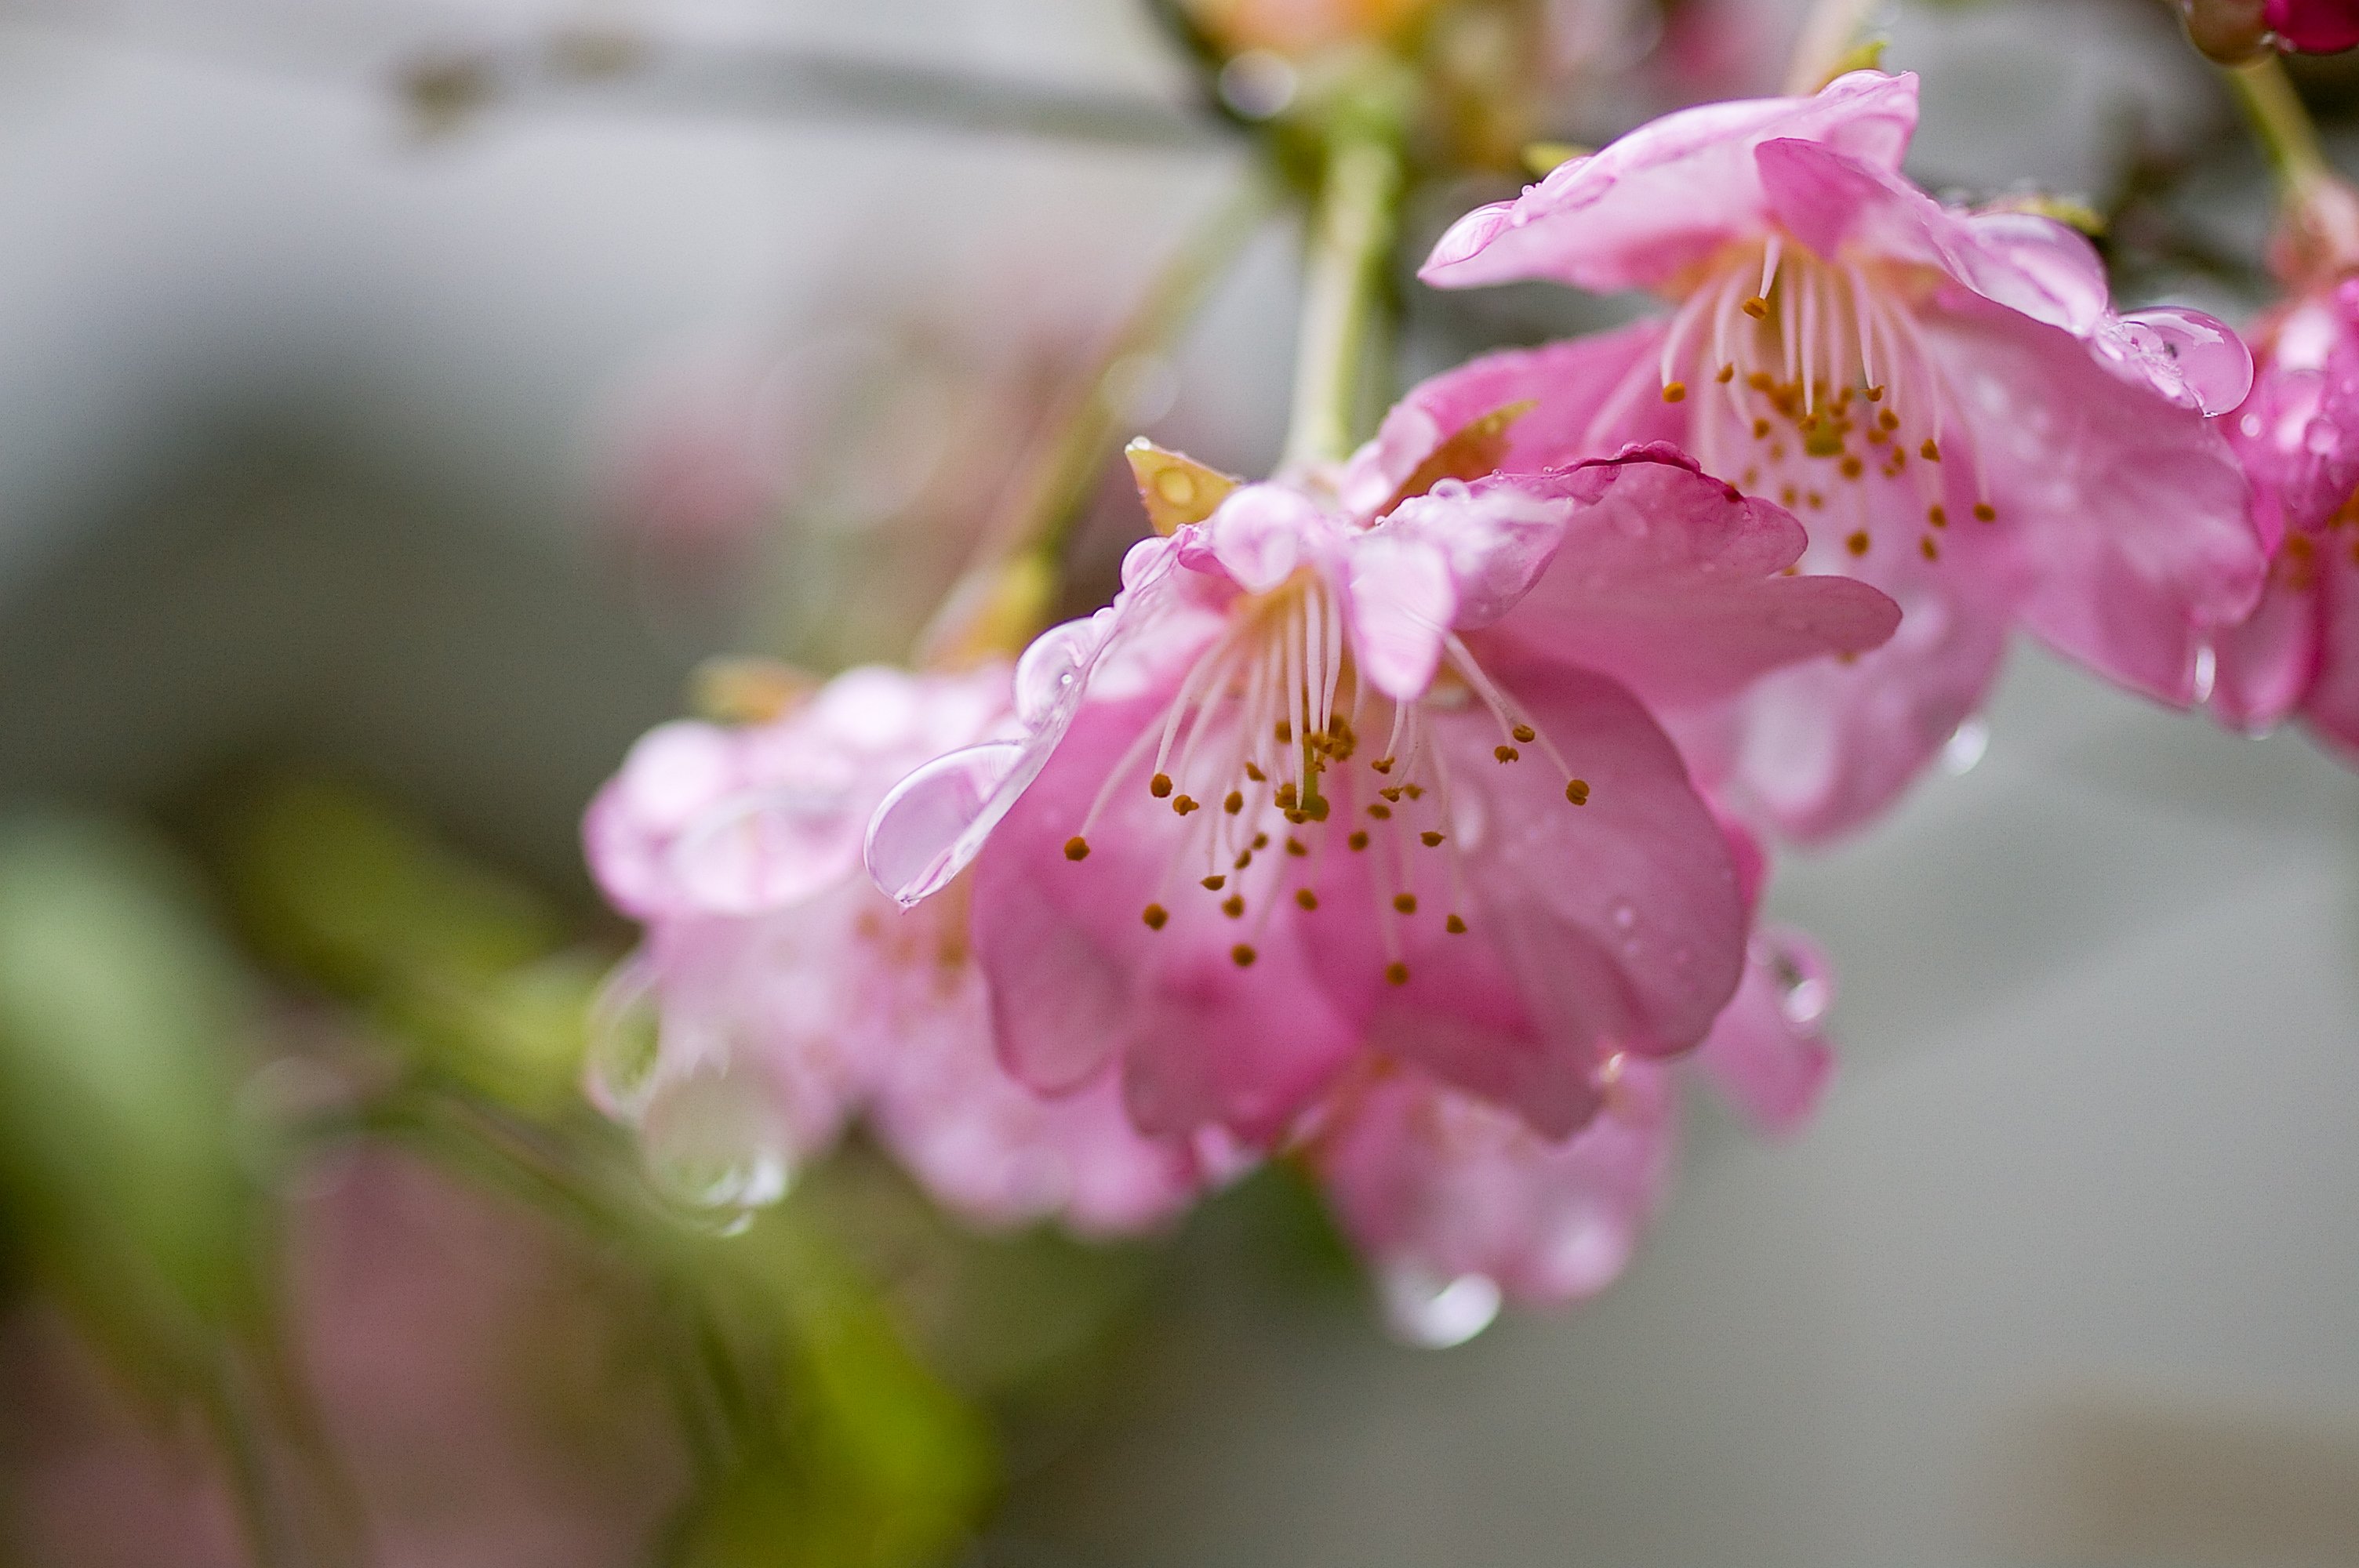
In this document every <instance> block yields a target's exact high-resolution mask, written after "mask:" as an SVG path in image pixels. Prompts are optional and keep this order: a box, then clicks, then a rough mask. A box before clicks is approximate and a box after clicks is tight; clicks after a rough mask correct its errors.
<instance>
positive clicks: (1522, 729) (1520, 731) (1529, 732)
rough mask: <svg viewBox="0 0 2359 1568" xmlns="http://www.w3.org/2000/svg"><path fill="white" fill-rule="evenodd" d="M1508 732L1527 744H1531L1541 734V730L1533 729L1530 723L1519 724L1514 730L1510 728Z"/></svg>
mask: <svg viewBox="0 0 2359 1568" xmlns="http://www.w3.org/2000/svg"><path fill="white" fill-rule="evenodd" d="M1507 733H1508V734H1510V735H1513V736H1514V737H1515V738H1516V739H1517V740H1518V741H1523V742H1524V743H1525V744H1526V745H1529V744H1531V742H1532V741H1533V739H1534V738H1535V737H1537V736H1538V734H1539V731H1538V730H1535V729H1533V728H1532V727H1531V726H1530V725H1528V724H1518V725H1517V726H1516V727H1515V728H1514V729H1513V730H1508V731H1507Z"/></svg>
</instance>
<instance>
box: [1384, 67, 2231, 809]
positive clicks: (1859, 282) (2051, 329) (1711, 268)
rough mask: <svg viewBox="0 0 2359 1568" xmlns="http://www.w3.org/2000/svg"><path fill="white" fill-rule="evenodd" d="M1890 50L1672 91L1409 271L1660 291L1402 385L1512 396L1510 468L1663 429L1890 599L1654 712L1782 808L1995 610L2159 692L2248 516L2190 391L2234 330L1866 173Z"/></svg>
mask: <svg viewBox="0 0 2359 1568" xmlns="http://www.w3.org/2000/svg"><path fill="white" fill-rule="evenodd" d="M1916 117H1917V82H1916V79H1915V78H1914V77H1912V76H1906V75H1902V76H1885V75H1882V74H1879V73H1877V72H1874V71H1855V72H1853V73H1851V74H1849V75H1846V76H1843V77H1841V78H1838V79H1837V80H1836V81H1833V82H1832V83H1830V84H1829V85H1828V86H1827V87H1826V88H1824V89H1823V90H1821V92H1818V93H1817V94H1815V95H1813V96H1810V97H1808V98H1775V99H1762V100H1756V101H1751V102H1742V103H1716V104H1710V105H1705V106H1703V107H1700V108H1696V109H1690V110H1685V111H1681V112H1680V113H1678V114H1671V115H1669V116H1666V117H1664V118H1663V119H1660V120H1658V121H1656V122H1654V123H1653V124H1648V125H1647V126H1644V127H1642V128H1640V129H1639V130H1637V131H1635V132H1633V133H1631V134H1630V135H1627V136H1625V137H1624V138H1622V139H1621V140H1620V141H1618V142H1616V143H1614V145H1613V146H1609V147H1607V148H1605V149H1604V150H1603V151H1602V152H1599V153H1597V154H1595V155H1593V156H1591V157H1584V158H1580V159H1576V160H1574V161H1572V162H1569V163H1567V164H1565V165H1563V166H1561V167H1560V168H1558V169H1556V170H1555V171H1554V172H1552V173H1551V174H1550V175H1549V177H1548V178H1546V179H1545V180H1543V181H1541V182H1540V183H1539V184H1538V185H1536V186H1533V187H1531V188H1530V189H1527V190H1526V191H1525V192H1524V194H1523V195H1522V196H1521V197H1519V198H1518V199H1517V200H1514V201H1510V202H1503V203H1499V204H1497V205H1495V206H1492V207H1486V208H1483V209H1481V210H1479V211H1475V212H1473V213H1470V214H1469V215H1468V216H1467V217H1465V218H1463V219H1462V220H1461V221H1460V222H1458V224H1457V225H1455V226H1454V227H1453V228H1452V229H1451V231H1450V232H1448V233H1447V234H1445V235H1444V236H1443V237H1442V239H1441V241H1440V243H1439V244H1438V245H1437V246H1436V248H1435V250H1434V253H1433V254H1432V256H1431V258H1430V260H1429V261H1428V262H1427V264H1426V266H1425V269H1424V272H1423V275H1422V276H1424V277H1425V278H1426V279H1427V280H1428V281H1430V282H1432V283H1436V284H1439V285H1441V286H1443V287H1468V286H1473V285H1480V284H1489V283H1499V282H1506V281H1508V280H1511V279H1517V278H1529V277H1544V278H1551V279H1554V280H1556V281H1559V282H1562V283H1567V284H1571V285H1573V286H1575V287H1582V288H1588V289H1593V290H1599V291H1611V290H1618V289H1626V288H1632V287H1647V288H1651V289H1654V290H1656V291H1657V292H1658V293H1660V294H1662V295H1664V296H1666V297H1669V299H1670V300H1671V301H1672V302H1673V303H1674V309H1673V310H1672V312H1671V313H1670V314H1669V316H1668V317H1665V318H1661V319H1652V320H1647V321H1644V322H1641V323H1639V324H1636V325H1634V326H1632V327H1629V328H1625V329H1624V330H1621V331H1618V332H1614V333H1608V334H1605V335H1603V337H1601V338H1597V339H1593V340H1588V341H1582V342H1579V343H1571V344H1560V345H1553V346H1551V347H1549V348H1545V349H1541V350H1538V351H1529V352H1524V353H1516V354H1509V355H1506V356H1494V357H1493V358H1491V359H1487V360H1480V361H1476V362H1474V363H1473V364H1471V365H1469V366H1466V367H1464V368H1463V369H1462V370H1461V371H1458V372H1455V373H1452V374H1451V376H1445V377H1442V378H1440V379H1439V382H1438V384H1436V385H1435V386H1434V387H1433V388H1432V389H1431V390H1430V392H1429V394H1428V395H1429V397H1430V398H1432V399H1433V400H1436V401H1439V402H1444V403H1448V404H1451V405H1452V406H1462V405H1473V404H1477V403H1486V402H1487V403H1489V404H1491V406H1498V405H1499V404H1503V403H1510V402H1517V401H1525V400H1530V401H1533V402H1535V403H1536V404H1537V407H1536V408H1535V410H1534V412H1533V413H1532V414H1531V415H1530V416H1527V417H1526V418H1525V419H1523V420H1522V421H1520V422H1519V423H1518V424H1517V426H1516V427H1515V428H1514V430H1513V431H1512V432H1511V444H1510V449H1509V451H1508V452H1507V454H1506V459H1505V461H1506V465H1507V467H1508V468H1509V469H1511V470H1526V469H1533V470H1537V469H1547V468H1552V467H1557V466H1561V465H1563V464H1565V463H1567V462H1568V461H1571V460H1576V459H1579V458H1582V457H1588V456H1594V455H1596V454H1598V453H1600V452H1603V451H1610V450H1613V449H1616V448H1617V447H1619V446H1620V445H1621V444H1623V443H1624V442H1626V441H1631V440H1642V439H1650V438H1653V439H1672V440H1677V441H1679V442H1680V444H1681V445H1683V446H1685V447H1686V448H1687V449H1690V451H1692V452H1693V453H1695V455H1696V456H1697V458H1698V459H1699V460H1701V462H1702V464H1703V466H1704V467H1705V469H1706V470H1708V471H1711V472H1712V473H1715V474H1718V475H1721V476H1723V477H1724V478H1726V479H1729V480H1731V481H1734V482H1735V483H1737V484H1738V485H1740V486H1741V487H1742V488H1743V489H1744V490H1745V492H1747V493H1749V494H1754V495H1759V496H1767V497H1772V498H1775V499H1776V500H1777V501H1778V502H1779V503H1781V504H1782V505H1784V506H1786V507H1788V509H1790V510H1793V511H1794V512H1796V513H1797V514H1798V515H1799V516H1800V517H1801V518H1802V519H1803V520H1804V522H1805V523H1806V524H1807V525H1808V527H1809V529H1810V548H1809V550H1808V552H1807V553H1806V555H1805V557H1804V558H1803V563H1802V564H1803V566H1804V568H1805V569H1807V570H1809V571H1811V572H1816V573H1840V574H1843V575H1847V576H1851V577H1854V578H1858V579H1863V580H1865V581H1869V582H1873V583H1875V584H1876V585H1877V586H1878V587H1880V588H1882V589H1885V590H1886V592H1888V593H1889V594H1891V595H1892V597H1893V598H1894V599H1896V600H1898V601H1899V602H1900V604H1901V606H1902V608H1903V611H1904V612H1905V618H1904V621H1903V624H1902V629H1901V631H1900V633H1899V634H1898V635H1897V636H1896V637H1895V638H1894V639H1893V640H1892V642H1891V643H1889V644H1888V645H1887V646H1886V649H1884V650H1883V651H1882V652H1880V653H1876V654H1869V655H1867V656H1864V657H1863V658H1860V659H1858V660H1856V661H1854V662H1852V663H1849V664H1841V663H1829V662H1827V661H1818V662H1815V663H1812V664H1808V665H1799V666H1797V667H1795V668H1794V669H1792V670H1790V671H1787V672H1784V673H1781V674H1778V675H1776V676H1771V677H1769V678H1768V679H1767V680H1765V681H1763V682H1762V683H1760V685H1759V687H1757V688H1756V690H1755V691H1753V692H1752V693H1751V694H1749V695H1748V696H1746V697H1745V698H1744V699H1743V700H1742V701H1741V702H1738V703H1735V704H1730V705H1723V708H1722V710H1721V711H1719V712H1717V713H1715V714H1712V715H1708V716H1707V715H1702V714H1700V713H1690V714H1686V715H1683V716H1680V719H1681V723H1682V726H1683V730H1686V731H1692V732H1693V736H1694V738H1693V739H1692V743H1691V752H1693V754H1694V755H1695V756H1696V757H1697V758H1699V759H1700V760H1701V759H1702V758H1704V757H1706V756H1707V755H1709V756H1710V757H1711V758H1712V759H1713V761H1712V763H1711V764H1710V767H1708V769H1707V771H1712V769H1717V771H1718V773H1720V775H1721V776H1720V777H1718V778H1717V779H1716V781H1715V782H1716V784H1717V785H1718V787H1719V789H1720V791H1721V793H1722V794H1723V796H1724V797H1725V798H1726V799H1728V800H1729V801H1730V802H1732V803H1733V804H1734V805H1736V806H1740V807H1741V808H1743V809H1745V810H1747V811H1748V812H1751V813H1753V814H1755V815H1756V816H1759V817H1762V818H1765V819H1766V820H1767V821H1768V822H1769V823H1771V824H1772V825H1774V826H1776V827H1778V828H1780V829H1781V830H1783V831H1784V832H1786V833H1788V834H1789V835H1792V836H1796V837H1801V838H1814V837H1820V836H1823V835H1826V834H1830V833H1832V832H1835V831H1837V830H1839V829H1841V828H1843V827H1848V826H1851V825H1853V824H1855V823H1857V822H1858V821H1860V820H1861V819H1862V818H1864V816H1867V815H1869V814H1871V813H1873V812H1874V811H1875V810H1876V809H1878V808H1879V807H1880V806H1883V805H1885V804H1886V802H1887V801H1888V800H1889V799H1890V797H1891V796H1892V795H1893V794H1894V792H1895V791H1897V789H1898V788H1899V787H1900V786H1901V785H1903V784H1906V783H1907V782H1908V780H1909V779H1910V778H1911V777H1913V776H1914V775H1915V774H1916V773H1918V772H1919V770H1920V769H1921V768H1922V767H1923V766H1924V764H1925V763H1926V762H1928V761H1930V759H1931V758H1932V757H1933V756H1934V755H1936V754H1937V753H1938V752H1940V749H1941V747H1942V746H1943V745H1944V744H1945V743H1946V741H1948V739H1949V737H1950V735H1951V732H1952V731H1953V730H1955V728H1956V726H1957V724H1958V723H1959V721H1960V720H1961V719H1963V718H1965V717H1966V716H1967V715H1968V714H1970V713H1971V712H1972V711H1973V709H1974V708H1977V707H1978V706H1980V704H1981V703H1982V701H1983V700H1984V696H1985V694H1986V692H1987V690H1988V688H1989V686H1990V684H1991V681H1992V679H1993V677H1994V676H1995V671H1996V668H1997V664H1998V658H1999V654H2000V652H2001V650H2002V647H2003V644H2004V637H2005V633H2006V630H2007V628H2009V627H2010V626H2012V625H2017V624H2019V625H2022V626H2024V627H2025V628H2027V629H2028V630H2029V631H2031V632H2032V633H2035V634H2037V635H2038V636H2039V637H2040V638H2042V639H2043V640H2044V641H2046V642H2047V643H2049V645H2050V646H2052V647H2054V648H2056V649H2057V650H2058V651H2060V652H2061V653H2064V654H2067V655H2069V656H2071V657H2073V658H2075V659H2077V660H2079V661H2081V662H2082V663H2083V664H2085V665H2089V666H2090V667H2091V668H2093V669H2094V670H2096V671H2098V672H2099V673H2101V674H2104V675H2105V676H2109V677H2111V678H2112V679H2114V680H2115V681H2117V682H2119V683H2121V684H2122V685H2124V686H2125V687H2129V688H2131V689H2132V690H2135V691H2138V692H2142V693H2144V694H2146V695H2147V696H2149V697H2154V698H2157V699H2158V700H2161V701H2164V702H2169V703H2172V704H2177V705H2180V706H2184V705H2187V704H2190V703H2191V702H2193V701H2195V700H2196V699H2197V698H2198V697H2199V695H2200V686H2201V682H2200V679H2199V672H2200V669H2201V665H2202V662H2203V654H2204V651H2205V649H2206V646H2207V644H2208V643H2209V642H2210V640H2211V639H2212V636H2213V634H2214V633H2216V631H2217V630H2218V629H2219V628H2221V627H2223V626H2226V625H2231V624H2234V622H2237V621H2239V620H2240V619H2242V618H2243V617H2244V616H2245V614H2246V613H2247V612H2248V611H2249V610H2250V608H2251V606H2252V604H2253V602H2254V600H2255V598H2256V595H2257V594H2258V591H2259V589H2260V584H2261V577H2262V573H2263V570H2264V557H2263V553H2262V548H2261V541H2260V540H2259V539H2258V538H2257V536H2256V533H2255V530H2254V527H2253V525H2252V524H2251V522H2250V520H2249V519H2248V517H2247V515H2246V508H2245V486H2244V483H2243V481H2242V478H2241V476H2240V474H2239V473H2238V471H2237V469H2236V466H2235V463H2234V456H2233V454H2232V453H2231V452H2230V451H2229V449H2228V448H2227V445H2226V442H2225V440H2224V438H2223V436H2222V434H2221V433H2220V432H2219V431H2217V430H2216V429H2214V428H2213V427H2212V421H2211V420H2210V419H2209V418H2208V417H2207V416H2210V415H2214V414H2218V413H2220V412H2222V411H2223V410H2225V409H2228V408H2231V407H2234V406H2235V404H2236V403H2237V402H2238V401H2239V400H2240V399H2241V398H2242V397H2243V396H2244V395H2245V388H2246V385H2247V384H2248V378H2249V373H2250V364H2249V361H2248V359H2247V357H2246V355H2245V350H2244V348H2243V345H2242V344H2241V343H2240V342H2239V341H2238V340H2237V339H2236V338H2235V336H2234V334H2233V333H2231V332H2230V331H2228V330H2227V329H2225V328H2224V327H2222V326H2221V325H2220V324H2219V323H2217V322H2215V321H2213V320H2212V319H2210V318H2208V317H2204V316H2201V315H2199V314H2197V313H2195V312H2192V311H2185V310H2174V309H2164V310H2154V311H2147V312H2141V313H2138V314H2136V315H2130V316H2123V315H2118V314H2116V313H2115V312H2114V310H2113V309H2112V308H2111V306H2110V304H2109V301H2108V298H2107V294H2106V288H2105V283H2104V270H2103V268H2102V266H2101V265H2100V264H2099V262H2098V259H2097V257H2096V254H2095V253H2094V252H2093V250H2092V249H2091V247H2090V246H2089V245H2088V243H2086V242H2085V241H2083V240H2082V238H2081V237H2080V236H2079V235H2077V234H2076V233H2074V232H2071V230H2070V229H2068V228H2066V227H2064V226H2063V225H2061V224H2060V223H2057V222H2052V221H2050V220H2049V219H2047V218H2044V217H2040V216H2038V215H2035V214H2033V213H2030V212H2027V211H2013V210H1992V211H1959V210H1955V209H1951V208H1947V207H1943V206H1941V205H1940V204H1939V203H1937V202H1935V201H1934V200H1932V199H1930V197H1928V196H1926V195H1925V194H1924V193H1923V192H1921V191H1919V189H1917V188H1916V187H1914V186H1913V185H1911V184H1909V183H1908V181H1907V179H1906V178H1903V177H1902V176H1901V174H1900V173H1899V164H1900V159H1901V156H1902V154H1903V153H1904V151H1905V150H1906V148H1907V146H1908V138H1909V136H1910V135H1911V133H1912V131H1913V130H1914V128H1915V124H1916Z"/></svg>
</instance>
